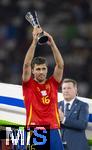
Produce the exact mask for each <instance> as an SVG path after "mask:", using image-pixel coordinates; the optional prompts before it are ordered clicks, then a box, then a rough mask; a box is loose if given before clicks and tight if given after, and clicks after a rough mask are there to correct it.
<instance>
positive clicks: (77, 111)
mask: <svg viewBox="0 0 92 150" xmlns="http://www.w3.org/2000/svg"><path fill="white" fill-rule="evenodd" d="M62 94H63V97H64V100H63V101H60V102H59V114H60V120H61V132H62V140H63V144H64V147H65V150H89V146H88V142H87V139H86V135H85V129H86V127H87V124H88V114H89V112H88V104H87V103H85V102H82V101H80V100H79V99H78V98H77V97H76V95H77V82H76V81H75V80H72V79H64V80H63V82H62Z"/></svg>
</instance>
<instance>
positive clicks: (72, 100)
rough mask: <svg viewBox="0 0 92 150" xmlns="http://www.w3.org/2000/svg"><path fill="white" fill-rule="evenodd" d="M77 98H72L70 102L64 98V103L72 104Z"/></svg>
mask: <svg viewBox="0 0 92 150" xmlns="http://www.w3.org/2000/svg"><path fill="white" fill-rule="evenodd" d="M74 100H75V98H73V99H71V100H70V101H69V102H68V101H66V100H64V105H66V104H67V103H69V104H70V106H72V104H73V102H74Z"/></svg>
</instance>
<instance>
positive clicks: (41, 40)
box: [25, 11, 48, 44]
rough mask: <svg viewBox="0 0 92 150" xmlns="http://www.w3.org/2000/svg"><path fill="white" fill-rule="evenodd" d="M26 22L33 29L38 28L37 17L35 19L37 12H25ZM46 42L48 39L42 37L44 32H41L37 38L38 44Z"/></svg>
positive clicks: (44, 36)
mask: <svg viewBox="0 0 92 150" xmlns="http://www.w3.org/2000/svg"><path fill="white" fill-rule="evenodd" d="M25 18H26V20H27V21H28V22H29V23H30V24H31V25H32V26H33V28H34V27H36V26H37V27H38V28H39V27H40V24H39V21H38V17H37V12H36V11H35V12H34V14H32V13H31V12H27V14H26V15H25ZM47 41H48V37H47V36H46V35H44V32H41V33H40V35H39V37H38V44H45V43H46V42H47Z"/></svg>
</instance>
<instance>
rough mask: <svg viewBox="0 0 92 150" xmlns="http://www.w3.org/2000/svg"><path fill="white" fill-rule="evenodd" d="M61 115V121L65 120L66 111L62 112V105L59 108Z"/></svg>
mask: <svg viewBox="0 0 92 150" xmlns="http://www.w3.org/2000/svg"><path fill="white" fill-rule="evenodd" d="M59 116H60V121H61V122H62V121H63V120H64V113H63V112H62V107H61V106H60V108H59Z"/></svg>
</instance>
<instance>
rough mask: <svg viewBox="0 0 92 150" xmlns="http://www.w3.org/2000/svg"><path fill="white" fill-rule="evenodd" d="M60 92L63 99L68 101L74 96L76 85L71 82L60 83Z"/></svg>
mask: <svg viewBox="0 0 92 150" xmlns="http://www.w3.org/2000/svg"><path fill="white" fill-rule="evenodd" d="M62 94H63V97H64V99H65V100H67V101H70V100H72V99H73V98H75V96H76V94H77V87H76V86H74V85H73V83H72V82H67V83H63V84H62Z"/></svg>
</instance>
